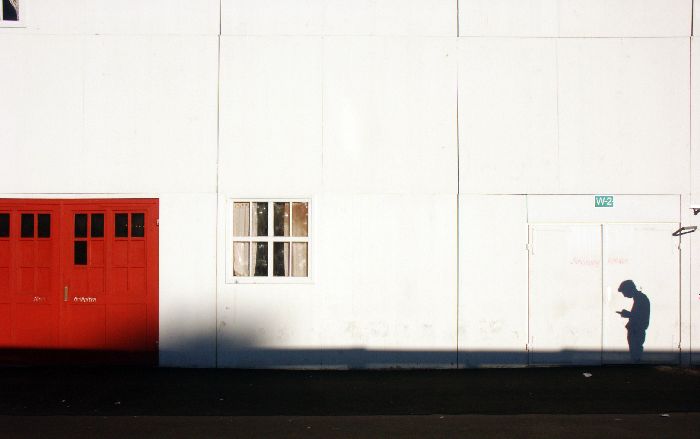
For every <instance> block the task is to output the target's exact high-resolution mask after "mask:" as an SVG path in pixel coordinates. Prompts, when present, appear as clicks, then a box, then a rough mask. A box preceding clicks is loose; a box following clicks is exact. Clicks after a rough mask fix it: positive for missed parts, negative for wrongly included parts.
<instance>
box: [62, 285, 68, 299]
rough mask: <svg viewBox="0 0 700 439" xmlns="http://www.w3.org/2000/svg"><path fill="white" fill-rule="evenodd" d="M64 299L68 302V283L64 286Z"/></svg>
mask: <svg viewBox="0 0 700 439" xmlns="http://www.w3.org/2000/svg"><path fill="white" fill-rule="evenodd" d="M63 301H64V302H68V285H66V286H65V287H63Z"/></svg>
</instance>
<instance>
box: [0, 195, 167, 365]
mask: <svg viewBox="0 0 700 439" xmlns="http://www.w3.org/2000/svg"><path fill="white" fill-rule="evenodd" d="M157 221H158V200H151V199H148V200H144V199H138V200H132V199H129V200H125V199H119V200H14V199H13V200H8V199H4V200H0V362H3V363H14V364H17V363H20V364H36V363H44V362H59V363H63V362H69V363H78V364H89V363H110V364H123V363H130V364H133V363H138V364H156V363H157V355H158V349H157V343H158V228H157Z"/></svg>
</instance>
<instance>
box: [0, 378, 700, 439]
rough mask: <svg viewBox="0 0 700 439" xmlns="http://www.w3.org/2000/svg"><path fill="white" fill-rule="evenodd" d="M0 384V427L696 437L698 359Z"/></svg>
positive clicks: (141, 432)
mask: <svg viewBox="0 0 700 439" xmlns="http://www.w3.org/2000/svg"><path fill="white" fill-rule="evenodd" d="M584 374H590V377H586V376H585V375H584ZM0 395H1V396H0V438H14V437H22V438H24V437H71V438H76V437H601V436H602V437H611V436H614V437H616V438H618V439H619V438H626V437H630V438H632V437H634V438H636V439H639V438H642V437H679V438H684V437H688V438H700V369H690V368H677V367H666V366H656V367H654V366H638V367H623V366H619V367H586V368H583V367H566V368H522V369H473V370H429V371H423V370H391V371H281V370H227V369H157V368H147V369H145V368H3V369H0Z"/></svg>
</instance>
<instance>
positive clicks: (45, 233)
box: [37, 213, 51, 238]
mask: <svg viewBox="0 0 700 439" xmlns="http://www.w3.org/2000/svg"><path fill="white" fill-rule="evenodd" d="M37 229H38V235H39V238H50V237H51V215H49V214H48V213H40V214H39V217H38V218H37Z"/></svg>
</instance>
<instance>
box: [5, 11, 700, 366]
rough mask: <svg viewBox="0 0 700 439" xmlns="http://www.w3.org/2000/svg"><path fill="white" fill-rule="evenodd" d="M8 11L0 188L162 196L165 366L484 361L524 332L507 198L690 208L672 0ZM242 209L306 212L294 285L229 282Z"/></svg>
mask: <svg viewBox="0 0 700 439" xmlns="http://www.w3.org/2000/svg"><path fill="white" fill-rule="evenodd" d="M22 4H23V9H22V11H23V12H22V14H23V20H24V24H25V26H26V27H24V28H18V29H9V28H0V52H1V53H3V54H4V55H5V56H6V57H7V59H11V60H12V62H11V63H6V65H4V66H3V68H2V69H0V83H3V84H12V87H5V88H4V89H3V94H2V101H1V102H2V104H0V120H2V121H3V123H2V129H0V150H1V151H2V153H3V158H5V160H3V161H2V162H1V164H0V170H1V171H2V172H0V188H1V189H0V190H1V191H2V192H3V193H4V194H6V196H25V195H26V196H36V195H37V194H48V195H53V196H67V197H70V196H89V194H100V195H102V196H105V195H107V196H115V197H121V196H146V197H159V198H160V199H161V240H160V241H161V290H160V300H161V317H160V318H161V322H160V323H161V364H162V365H165V366H212V365H219V366H247V367H252V366H269V367H273V366H301V367H303V366H314V365H316V366H318V365H323V366H327V367H374V366H387V365H407V366H410V365H424V366H425V365H438V366H454V365H455V364H459V365H463V366H470V365H484V364H489V362H491V361H492V360H494V358H495V357H493V356H489V355H486V354H488V353H489V352H493V351H497V352H499V351H500V352H509V353H512V352H521V349H523V347H524V343H525V342H527V332H526V329H527V328H526V327H527V315H526V314H524V313H523V309H525V308H526V306H527V277H526V275H527V271H526V270H527V252H526V251H524V249H523V240H525V242H527V223H528V220H533V217H530V218H529V219H528V217H527V216H528V215H530V214H532V212H533V209H532V208H533V206H534V205H533V204H531V205H530V206H529V207H530V208H528V205H527V203H526V199H528V197H526V196H525V195H533V194H555V197H554V198H553V200H557V201H556V202H557V203H559V202H562V203H565V202H567V201H570V199H568V198H566V197H561V195H573V194H593V193H604V194H615V195H616V196H617V197H618V198H617V199H618V200H620V202H622V203H623V205H624V203H625V202H626V200H627V199H626V198H624V197H622V195H630V194H657V195H658V194H673V195H674V196H676V197H677V196H679V195H683V196H684V197H687V198H683V199H684V200H688V199H689V200H690V201H688V202H694V203H698V202H700V199H698V196H697V192H698V191H699V190H700V183H699V182H700V179H698V178H697V177H696V175H695V174H696V172H694V171H695V170H696V169H697V167H698V166H700V161H699V160H700V158H699V157H700V151H698V145H699V143H698V140H697V138H693V139H692V140H691V138H690V131H691V126H692V127H696V126H697V120H698V118H697V116H696V113H697V112H693V116H692V120H691V115H690V112H689V111H690V103H691V100H692V101H693V102H694V101H695V100H696V97H697V90H696V89H695V88H693V90H692V94H691V90H690V87H691V78H690V59H691V58H690V54H691V50H692V51H693V52H695V48H692V49H691V41H690V39H689V38H688V37H689V35H690V32H691V29H690V23H691V13H692V12H691V11H692V8H691V7H692V3H691V0H528V1H520V0H488V1H486V0H460V1H459V2H457V1H456V0H439V1H434V0H410V1H405V0H403V1H399V0H372V1H370V0H366V1H365V0H363V1H360V2H352V4H350V3H348V2H345V1H342V0H295V1H289V0H223V1H221V2H219V1H217V0H206V1H200V2H197V4H196V6H195V5H193V3H192V2H184V1H181V0H177V1H165V0H154V1H149V2H143V1H137V0H128V1H126V2H120V3H118V4H116V3H114V2H109V1H107V0H98V1H95V0H76V1H73V0H71V1H67V0H60V1H49V0H34V1H31V2H23V3H22ZM219 7H221V10H219ZM458 36H459V37H458ZM698 70H699V69H694V70H693V71H694V72H697V71H698ZM698 82H700V81H693V82H692V83H693V84H697V83H698ZM217 127H218V129H217ZM696 128H697V127H696ZM694 131H695V132H697V129H696V130H694ZM696 137H697V136H696ZM691 152H692V154H691ZM235 197H241V198H243V197H245V198H250V197H261V198H277V197H279V198H284V197H300V198H310V199H311V203H312V211H313V215H314V216H313V224H314V226H313V229H312V236H311V242H312V245H313V246H314V247H313V253H312V262H311V263H312V268H313V270H314V277H313V279H312V282H309V283H304V284H298V285H290V284H286V285H243V284H227V283H226V282H225V272H226V269H227V268H228V267H227V266H226V252H227V251H228V250H227V247H228V243H227V242H225V240H224V239H223V238H222V237H224V236H225V231H226V218H227V217H226V209H228V208H229V205H228V201H229V200H230V199H231V198H235ZM458 197H459V198H458ZM529 199H530V200H531V201H532V202H533V203H535V204H536V203H537V201H535V199H534V198H532V197H529ZM586 200H587V199H586ZM645 200H647V201H648V202H650V203H651V205H656V206H661V207H660V208H661V209H662V210H663V209H664V208H663V206H665V204H664V203H665V201H658V199H657V198H652V197H649V198H645ZM550 201H551V200H550ZM552 202H554V201H552ZM688 202H687V201H683V202H682V209H687V204H688ZM585 203H588V201H585ZM585 203H584V204H585ZM654 203H656V204H654ZM458 204H459V208H458ZM633 204H634V203H633ZM633 204H632V205H629V206H631V208H634V209H637V208H639V206H638V205H636V206H635V205H633ZM577 206H578V205H577ZM586 206H587V204H586ZM629 206H628V207H629ZM586 209H587V208H582V207H581V206H578V210H575V209H569V210H566V212H568V213H569V214H572V215H573V217H572V218H570V219H567V221H568V220H572V221H580V220H586V218H587V217H586V215H588V214H590V212H588V211H587V210H586ZM669 209H670V208H669ZM458 210H459V215H458V213H457V212H458ZM652 210H653V208H652ZM664 212H666V213H664V214H665V215H666V214H669V213H668V212H670V210H668V209H667V210H664ZM674 212H675V211H674ZM647 214H649V212H647ZM649 215H651V214H649ZM674 215H675V213H674ZM647 216H648V215H647ZM684 218H686V220H687V221H693V220H695V218H700V217H692V218H687V217H684ZM588 219H590V218H588ZM647 219H648V218H647ZM458 222H459V224H458ZM491 224H497V225H498V233H494V234H492V235H490V234H484V233H482V232H483V230H484V229H488V228H489V226H490V225H491ZM207 225H209V226H207ZM214 225H216V228H215V229H214ZM458 226H459V238H458ZM192 231H195V232H192ZM695 241H697V240H695ZM695 241H693V242H694V244H692V248H691V249H695V250H697V251H695V252H694V253H695V254H700V250H698V249H696V247H697V242H695ZM458 248H459V266H458V257H457V250H458ZM504 249H506V250H507V251H504ZM689 253H690V252H689V251H685V252H684V253H683V255H686V256H683V257H684V258H686V257H687V255H688V254H689ZM504 258H505V259H504ZM681 266H682V267H685V268H682V270H683V275H682V276H686V275H687V272H688V271H691V270H695V269H696V266H697V264H692V263H691V262H690V260H689V259H683V261H682V262H681ZM458 273H459V276H458ZM692 274H693V276H692V278H689V279H686V277H683V278H682V279H683V280H682V282H683V284H682V285H684V287H683V288H684V290H683V292H682V294H683V296H682V297H684V298H688V300H687V306H688V307H692V309H691V311H692V316H688V315H686V314H683V315H682V317H683V316H685V317H686V318H685V320H684V319H683V318H682V323H681V325H683V324H684V323H683V322H685V321H689V320H690V317H696V316H697V314H698V305H697V303H698V301H697V300H696V296H694V295H693V293H692V291H695V290H697V289H696V287H695V286H696V284H697V282H696V281H697V278H700V274H699V273H695V271H693V273H692ZM458 278H459V285H458ZM694 289H695V290H694ZM482 291H483V292H491V293H489V294H481V292H482ZM501 292H502V294H499V293H501ZM458 303H459V305H458ZM682 303H686V302H682ZM684 306H686V305H684ZM696 320H697V319H696ZM696 326H697V325H695V326H693V327H691V328H685V327H683V328H682V331H683V333H684V334H694V335H695V339H697V338H698V337H700V335H698V333H697V328H696ZM217 337H218V344H217V343H216V339H217ZM689 338H690V337H686V338H684V339H683V340H686V339H689ZM684 343H685V341H684ZM195 344H196V346H195ZM684 346H688V345H684ZM458 352H459V358H458ZM479 353H480V354H479ZM482 354H483V355H482ZM479 355H481V356H479ZM217 356H218V361H217ZM501 360H502V362H509V363H511V364H523V362H524V360H522V357H521V356H519V355H513V356H511V357H508V358H503V357H501Z"/></svg>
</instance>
